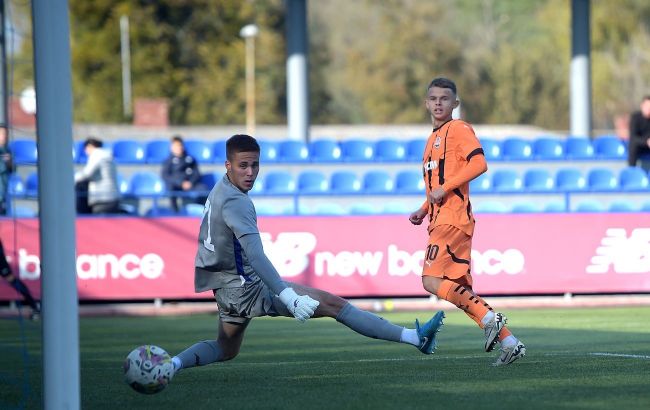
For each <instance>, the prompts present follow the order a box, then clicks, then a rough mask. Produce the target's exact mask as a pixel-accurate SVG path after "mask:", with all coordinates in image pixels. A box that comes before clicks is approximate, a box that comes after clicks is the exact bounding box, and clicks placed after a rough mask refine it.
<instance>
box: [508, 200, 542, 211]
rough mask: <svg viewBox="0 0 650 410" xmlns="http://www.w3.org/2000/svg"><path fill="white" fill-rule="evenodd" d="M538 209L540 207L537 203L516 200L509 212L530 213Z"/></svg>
mask: <svg viewBox="0 0 650 410" xmlns="http://www.w3.org/2000/svg"><path fill="white" fill-rule="evenodd" d="M540 210H541V208H540V206H539V205H538V204H536V203H534V202H531V201H525V202H517V203H515V204H514V205H512V209H511V210H510V212H512V213H515V214H530V213H535V212H540Z"/></svg>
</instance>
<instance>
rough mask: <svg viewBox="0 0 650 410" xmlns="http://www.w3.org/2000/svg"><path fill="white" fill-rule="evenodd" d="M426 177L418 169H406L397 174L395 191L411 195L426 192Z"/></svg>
mask: <svg viewBox="0 0 650 410" xmlns="http://www.w3.org/2000/svg"><path fill="white" fill-rule="evenodd" d="M424 192H425V190H424V178H422V173H420V172H418V171H411V170H404V171H399V172H398V173H397V175H395V193H396V194H403V195H410V194H424Z"/></svg>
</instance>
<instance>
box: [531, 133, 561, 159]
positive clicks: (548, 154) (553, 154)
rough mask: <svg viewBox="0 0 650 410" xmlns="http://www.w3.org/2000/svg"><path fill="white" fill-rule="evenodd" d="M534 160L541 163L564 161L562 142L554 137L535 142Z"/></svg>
mask: <svg viewBox="0 0 650 410" xmlns="http://www.w3.org/2000/svg"><path fill="white" fill-rule="evenodd" d="M533 158H535V159H537V160H541V161H553V160H561V159H564V146H563V144H562V141H560V140H559V139H558V138H553V137H540V138H537V139H536V140H535V141H533Z"/></svg>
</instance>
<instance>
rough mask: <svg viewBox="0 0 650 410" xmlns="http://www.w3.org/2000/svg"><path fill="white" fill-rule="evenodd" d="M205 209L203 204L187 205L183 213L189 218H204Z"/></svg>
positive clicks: (184, 206)
mask: <svg viewBox="0 0 650 410" xmlns="http://www.w3.org/2000/svg"><path fill="white" fill-rule="evenodd" d="M204 208H205V207H204V206H203V205H202V204H185V205H183V209H182V211H181V213H182V214H183V215H187V216H203V209H204Z"/></svg>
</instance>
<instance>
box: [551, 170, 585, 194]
mask: <svg viewBox="0 0 650 410" xmlns="http://www.w3.org/2000/svg"><path fill="white" fill-rule="evenodd" d="M555 189H556V190H558V191H563V192H567V191H585V190H586V189H587V179H586V178H585V176H584V175H583V174H582V172H581V171H580V170H579V169H577V168H560V169H559V170H558V171H557V173H556V174H555Z"/></svg>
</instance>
